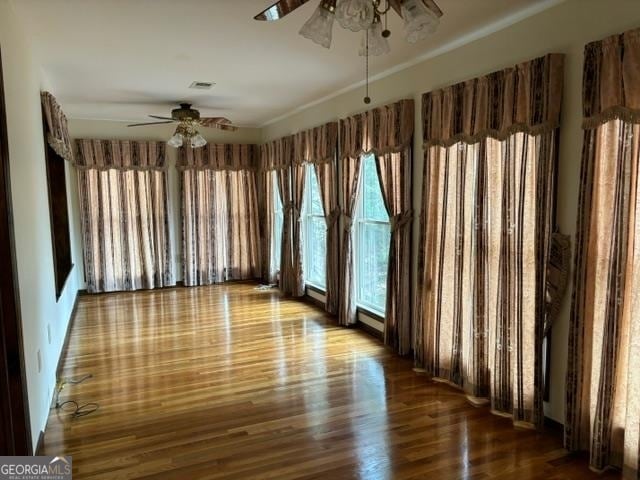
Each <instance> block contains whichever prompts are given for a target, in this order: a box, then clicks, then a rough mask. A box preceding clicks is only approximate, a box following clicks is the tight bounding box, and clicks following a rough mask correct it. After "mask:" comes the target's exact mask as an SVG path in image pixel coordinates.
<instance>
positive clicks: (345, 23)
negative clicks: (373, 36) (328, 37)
mask: <svg viewBox="0 0 640 480" xmlns="http://www.w3.org/2000/svg"><path fill="white" fill-rule="evenodd" d="M375 13H376V12H375V8H374V6H373V2H372V1H371V0H340V1H339V2H338V5H337V7H336V19H337V20H338V23H340V26H341V27H342V28H346V29H347V30H351V31H352V32H359V31H361V30H366V29H368V28H369V27H370V26H371V24H372V23H373V19H374V16H375Z"/></svg>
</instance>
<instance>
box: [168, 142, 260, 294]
mask: <svg viewBox="0 0 640 480" xmlns="http://www.w3.org/2000/svg"><path fill="white" fill-rule="evenodd" d="M255 164H256V147H255V146H253V145H214V144H208V145H207V146H206V147H204V148H199V149H191V148H188V147H187V148H183V149H181V150H180V156H179V159H178V164H177V166H178V169H179V170H180V171H181V172H182V176H181V179H182V182H181V183H182V255H183V275H184V283H185V285H190V286H191V285H209V284H212V283H221V282H224V281H226V280H246V279H253V278H258V277H259V276H260V274H261V271H260V269H261V265H260V260H261V259H260V244H259V231H258V230H259V222H258V201H257V185H256V173H255V166H256V165H255Z"/></svg>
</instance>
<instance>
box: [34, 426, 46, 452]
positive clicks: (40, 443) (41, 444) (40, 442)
mask: <svg viewBox="0 0 640 480" xmlns="http://www.w3.org/2000/svg"><path fill="white" fill-rule="evenodd" d="M45 428H47V427H46V426H45ZM42 447H44V431H42V430H40V433H39V434H38V442H37V443H36V451H35V453H34V455H35V456H37V457H40V456H42Z"/></svg>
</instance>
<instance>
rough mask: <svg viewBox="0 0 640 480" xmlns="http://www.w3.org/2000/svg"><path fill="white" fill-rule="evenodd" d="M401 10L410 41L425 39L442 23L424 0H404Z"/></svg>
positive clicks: (408, 40)
mask: <svg viewBox="0 0 640 480" xmlns="http://www.w3.org/2000/svg"><path fill="white" fill-rule="evenodd" d="M401 11H402V18H403V19H404V29H405V33H406V35H407V42H409V43H416V42H417V41H419V40H424V39H425V38H427V37H428V36H429V35H431V34H432V33H434V32H435V31H436V29H437V28H438V25H439V23H440V19H439V18H438V16H437V15H436V14H435V13H433V12H432V11H431V10H429V9H428V8H427V6H426V5H425V4H424V2H423V1H422V0H404V1H403V2H402V8H401Z"/></svg>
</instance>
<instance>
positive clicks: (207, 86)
mask: <svg viewBox="0 0 640 480" xmlns="http://www.w3.org/2000/svg"><path fill="white" fill-rule="evenodd" d="M214 85H215V83H214V82H193V83H192V84H191V85H189V88H195V89H197V90H209V89H210V88H211V87H213V86H214Z"/></svg>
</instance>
